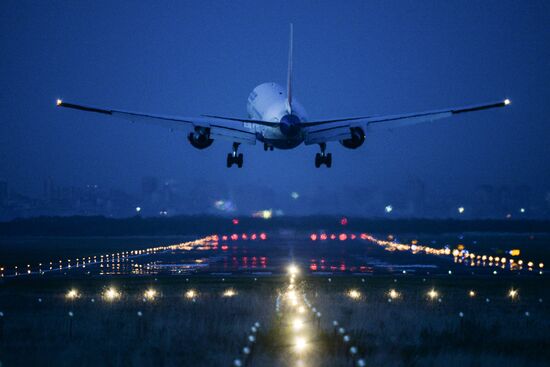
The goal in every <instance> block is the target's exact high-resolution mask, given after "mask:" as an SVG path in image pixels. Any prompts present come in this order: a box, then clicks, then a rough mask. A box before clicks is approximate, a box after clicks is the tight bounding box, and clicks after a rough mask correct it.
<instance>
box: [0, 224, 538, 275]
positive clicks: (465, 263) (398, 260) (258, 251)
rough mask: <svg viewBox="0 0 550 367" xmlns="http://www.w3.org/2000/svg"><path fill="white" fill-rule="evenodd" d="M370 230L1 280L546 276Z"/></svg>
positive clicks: (526, 265) (125, 258) (140, 257)
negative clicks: (293, 274) (295, 266)
mask: <svg viewBox="0 0 550 367" xmlns="http://www.w3.org/2000/svg"><path fill="white" fill-rule="evenodd" d="M381 238H384V237H382V236H374V235H371V234H367V233H324V232H319V233H312V234H304V233H298V234H296V233H293V234H292V235H288V234H282V235H269V236H268V235H267V234H266V233H263V232H262V233H240V234H236V233H233V234H215V235H211V236H205V237H202V238H199V239H196V240H192V241H186V242H182V243H175V244H172V245H167V246H157V247H150V248H147V249H143V250H132V251H123V252H115V253H109V254H103V255H94V256H82V257H78V258H75V259H65V260H59V262H54V261H50V262H49V265H44V264H43V263H40V264H38V266H34V267H33V266H31V265H30V264H28V265H27V267H26V268H23V269H24V270H21V269H20V268H18V267H14V268H13V271H12V272H11V273H8V272H5V273H2V276H6V277H15V276H52V275H53V276H55V275H91V276H93V275H136V276H139V275H185V274H195V273H199V274H201V273H203V274H237V273H251V274H255V275H269V274H274V273H283V272H284V271H285V270H284V268H285V266H286V264H287V263H288V262H289V261H294V262H296V263H299V264H300V265H302V266H303V267H304V269H307V270H308V271H309V272H310V273H311V274H314V275H315V274H318V275H323V274H366V275H369V274H374V273H399V274H407V273H416V274H438V273H441V274H444V273H448V274H460V273H464V274H468V273H472V272H474V271H475V272H476V273H477V274H484V273H485V274H497V273H498V272H500V271H504V272H527V273H533V274H535V273H536V274H543V267H544V264H542V263H538V264H537V263H535V262H533V261H528V262H524V261H523V260H521V259H513V258H508V259H507V258H505V257H498V256H495V257H493V256H492V255H485V254H474V253H472V252H469V251H468V250H466V249H464V248H461V249H460V250H459V249H458V248H455V249H453V248H450V247H442V248H435V247H432V246H427V245H422V244H420V243H418V241H416V240H413V241H411V243H401V242H398V241H397V240H396V239H394V238H393V236H391V235H389V236H387V237H386V238H387V239H386V238H384V239H381Z"/></svg>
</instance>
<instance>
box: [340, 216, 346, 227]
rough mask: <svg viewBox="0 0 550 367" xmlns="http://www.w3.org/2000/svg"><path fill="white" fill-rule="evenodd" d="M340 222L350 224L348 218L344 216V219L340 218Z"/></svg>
mask: <svg viewBox="0 0 550 367" xmlns="http://www.w3.org/2000/svg"><path fill="white" fill-rule="evenodd" d="M340 224H341V225H343V226H347V225H348V218H346V217H342V219H340Z"/></svg>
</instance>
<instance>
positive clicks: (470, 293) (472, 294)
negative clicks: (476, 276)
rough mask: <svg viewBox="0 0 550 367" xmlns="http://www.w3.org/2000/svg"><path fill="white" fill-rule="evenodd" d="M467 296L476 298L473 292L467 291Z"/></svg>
mask: <svg viewBox="0 0 550 367" xmlns="http://www.w3.org/2000/svg"><path fill="white" fill-rule="evenodd" d="M468 296H470V297H475V296H476V292H475V291H469V292H468Z"/></svg>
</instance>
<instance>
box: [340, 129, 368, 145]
mask: <svg viewBox="0 0 550 367" xmlns="http://www.w3.org/2000/svg"><path fill="white" fill-rule="evenodd" d="M350 130H351V138H349V139H345V140H340V144H342V145H343V146H344V147H346V148H348V149H357V148H359V147H360V146H361V145H363V143H364V142H365V132H364V131H363V129H361V128H360V127H352V128H350Z"/></svg>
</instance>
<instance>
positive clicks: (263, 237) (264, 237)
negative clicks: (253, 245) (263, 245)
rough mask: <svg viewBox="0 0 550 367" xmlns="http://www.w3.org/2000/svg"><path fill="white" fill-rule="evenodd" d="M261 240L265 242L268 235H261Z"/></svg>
mask: <svg viewBox="0 0 550 367" xmlns="http://www.w3.org/2000/svg"><path fill="white" fill-rule="evenodd" d="M260 239H261V240H262V241H265V240H266V239H267V235H266V234H265V233H263V232H262V233H260Z"/></svg>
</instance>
